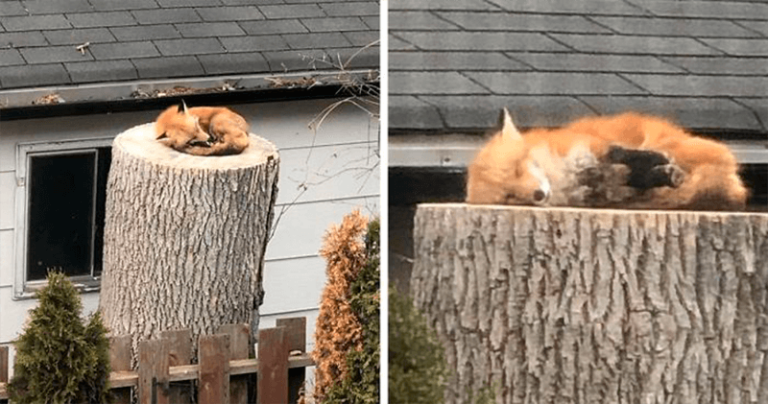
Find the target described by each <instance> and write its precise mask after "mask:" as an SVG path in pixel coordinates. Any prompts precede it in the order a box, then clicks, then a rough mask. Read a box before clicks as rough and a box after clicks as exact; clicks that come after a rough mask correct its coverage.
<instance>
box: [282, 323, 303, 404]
mask: <svg viewBox="0 0 768 404" xmlns="http://www.w3.org/2000/svg"><path fill="white" fill-rule="evenodd" d="M277 326H278V327H285V332H286V333H287V334H288V352H293V351H300V352H301V353H304V350H305V349H306V347H307V318H306V317H292V318H279V319H277ZM306 377H307V371H306V369H305V368H294V369H288V403H289V404H296V403H298V402H299V396H300V394H301V389H302V387H304V381H305V380H306Z"/></svg>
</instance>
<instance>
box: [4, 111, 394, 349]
mask: <svg viewBox="0 0 768 404" xmlns="http://www.w3.org/2000/svg"><path fill="white" fill-rule="evenodd" d="M334 101H336V100H306V101H286V102H278V103H269V104H249V105H237V106H234V107H233V108H234V109H235V110H237V111H238V112H240V113H242V114H243V115H244V116H245V117H246V119H248V120H249V122H250V123H251V127H252V131H253V132H254V133H256V134H258V135H260V136H262V137H265V138H267V139H269V140H271V141H272V142H274V143H275V144H276V145H277V147H278V148H279V149H280V155H281V166H280V183H279V187H280V191H279V195H278V200H277V205H276V212H275V214H276V216H277V215H278V214H279V213H280V212H281V211H284V213H283V215H282V217H281V218H280V220H279V222H278V223H277V224H276V228H275V232H274V237H273V238H272V240H271V242H270V244H269V245H268V248H267V255H266V266H265V274H264V288H265V292H266V295H265V301H264V304H263V306H262V307H261V314H262V318H261V326H262V327H269V326H274V324H275V320H276V319H277V318H280V317H293V316H306V317H307V323H308V332H307V339H308V345H309V347H308V349H311V345H312V342H311V337H312V333H313V332H314V323H315V318H316V317H317V307H318V304H319V298H320V294H321V291H322V288H323V286H324V283H325V263H324V261H323V260H322V258H320V257H319V255H318V250H319V248H320V246H321V242H322V236H323V234H324V232H325V230H326V229H327V228H328V227H329V226H330V225H331V224H333V223H339V222H340V221H341V218H342V217H343V216H344V215H345V214H347V213H348V212H350V211H352V210H353V209H355V208H360V209H361V210H362V211H363V212H364V213H367V214H370V215H377V214H378V211H379V159H378V146H379V143H378V136H379V129H378V122H377V120H376V119H375V118H372V117H370V116H369V115H368V114H367V113H365V112H363V111H361V110H359V109H357V108H355V107H352V106H349V105H346V106H342V107H340V108H338V109H337V110H336V111H334V112H333V113H332V114H330V115H329V116H328V118H327V119H325V121H324V123H323V124H322V126H321V127H320V129H319V130H318V131H317V133H316V134H314V133H313V131H312V130H310V129H309V128H308V127H307V124H308V123H309V122H311V121H312V119H314V118H315V117H316V116H317V115H318V114H319V113H320V112H321V111H322V110H323V109H324V108H325V107H326V106H328V105H330V104H332V103H333V102H334ZM158 112H159V111H143V112H135V113H116V114H109V115H97V116H76V117H62V118H48V119H35V120H22V121H9V122H2V123H0V344H8V343H9V342H10V341H12V340H13V339H14V338H16V337H17V336H18V335H19V333H20V332H21V331H22V327H23V324H24V321H25V318H26V313H27V311H28V310H29V309H30V308H32V307H34V305H35V304H36V300H35V299H21V300H14V298H13V283H14V276H15V272H16V267H15V265H16V263H15V260H16V259H17V258H16V257H15V256H14V254H16V246H15V245H14V243H15V240H16V237H15V236H14V230H15V223H16V222H17V219H16V206H15V193H16V184H15V169H16V155H15V154H16V145H17V144H18V143H27V142H40V141H46V142H47V141H57V140H58V141H61V140H71V139H87V138H99V137H101V138H103V137H114V136H115V135H117V134H119V133H120V132H122V131H123V130H125V129H128V128H130V127H132V126H134V125H138V124H142V123H146V122H150V121H152V120H154V118H155V117H156V116H157V114H158ZM313 137H314V139H313ZM302 184H305V185H306V190H305V191H304V192H303V193H301V189H302V188H303V187H301V185H302ZM81 296H82V300H83V305H84V306H85V311H86V312H88V313H90V312H91V311H93V310H94V309H95V308H96V307H97V306H98V294H97V293H86V294H83V295H81Z"/></svg>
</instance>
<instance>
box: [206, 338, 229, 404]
mask: <svg viewBox="0 0 768 404" xmlns="http://www.w3.org/2000/svg"><path fill="white" fill-rule="evenodd" d="M198 356H199V357H200V376H199V377H200V383H199V384H198V402H199V403H200V404H221V403H229V335H223V334H216V335H203V336H201V337H200V349H199V350H198Z"/></svg>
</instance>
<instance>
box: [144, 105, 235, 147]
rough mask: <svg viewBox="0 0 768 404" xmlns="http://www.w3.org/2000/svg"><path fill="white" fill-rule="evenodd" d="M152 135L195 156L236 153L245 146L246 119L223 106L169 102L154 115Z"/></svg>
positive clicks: (167, 144)
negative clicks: (192, 106) (172, 104)
mask: <svg viewBox="0 0 768 404" xmlns="http://www.w3.org/2000/svg"><path fill="white" fill-rule="evenodd" d="M155 138H156V139H157V140H158V141H160V142H161V143H163V144H165V145H166V146H169V147H171V148H173V149H175V150H178V151H180V152H184V153H188V154H193V155H197V156H212V155H214V156H221V155H229V154H239V153H240V152H242V151H243V150H245V148H246V147H248V122H246V120H245V119H244V118H243V117H242V116H240V115H238V114H236V113H234V112H232V111H231V110H230V109H227V108H223V107H195V108H187V106H186V104H184V103H182V105H178V106H171V107H168V108H167V109H166V110H165V111H163V112H162V113H161V114H160V116H158V117H157V121H156V122H155Z"/></svg>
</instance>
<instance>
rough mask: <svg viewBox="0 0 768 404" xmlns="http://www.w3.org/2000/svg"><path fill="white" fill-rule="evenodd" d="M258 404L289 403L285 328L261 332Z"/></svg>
mask: <svg viewBox="0 0 768 404" xmlns="http://www.w3.org/2000/svg"><path fill="white" fill-rule="evenodd" d="M258 378H259V381H258V392H259V397H258V404H274V403H287V402H288V336H287V335H286V332H285V327H275V328H268V329H265V330H260V331H259V376H258Z"/></svg>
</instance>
